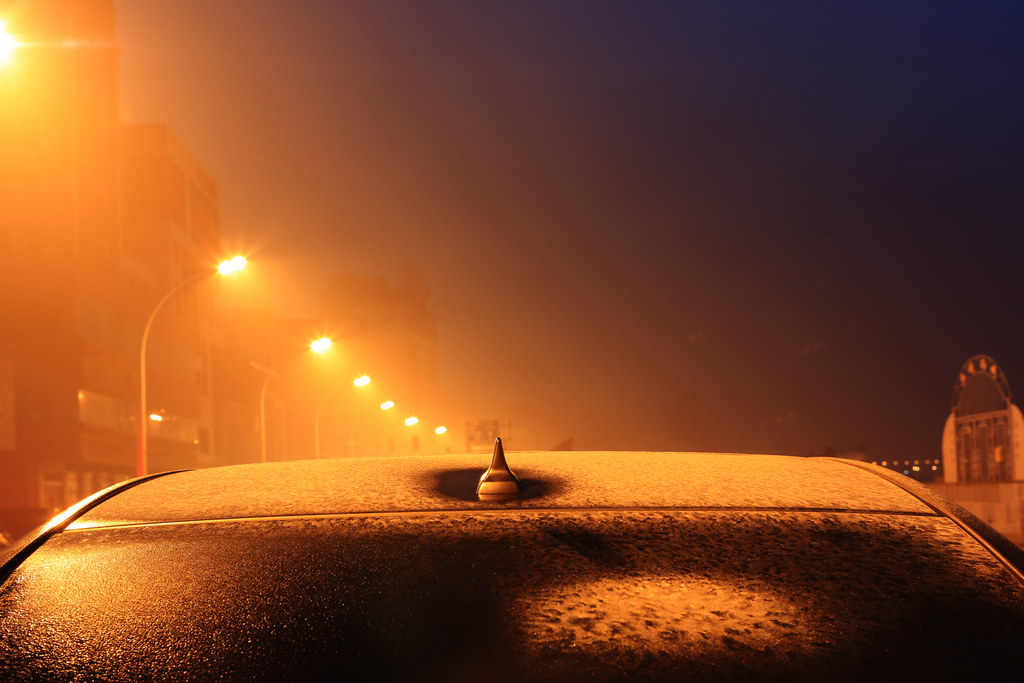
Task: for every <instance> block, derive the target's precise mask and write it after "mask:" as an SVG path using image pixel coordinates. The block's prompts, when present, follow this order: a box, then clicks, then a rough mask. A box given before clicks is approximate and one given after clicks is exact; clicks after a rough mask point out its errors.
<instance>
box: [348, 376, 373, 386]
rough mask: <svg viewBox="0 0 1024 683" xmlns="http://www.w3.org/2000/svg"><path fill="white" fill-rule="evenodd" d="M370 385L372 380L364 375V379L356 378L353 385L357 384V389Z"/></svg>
mask: <svg viewBox="0 0 1024 683" xmlns="http://www.w3.org/2000/svg"><path fill="white" fill-rule="evenodd" d="M369 383H370V378H369V377H367V376H366V375H363V376H362V377H356V378H355V379H354V380H352V384H355V385H356V386H357V387H365V386H366V385H367V384H369Z"/></svg>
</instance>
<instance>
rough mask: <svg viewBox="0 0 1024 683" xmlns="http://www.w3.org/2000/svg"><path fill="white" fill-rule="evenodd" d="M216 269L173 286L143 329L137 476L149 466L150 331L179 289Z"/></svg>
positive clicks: (140, 354) (140, 353) (152, 312)
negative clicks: (148, 369)
mask: <svg viewBox="0 0 1024 683" xmlns="http://www.w3.org/2000/svg"><path fill="white" fill-rule="evenodd" d="M215 272H216V271H215V270H210V271H209V272H207V271H205V270H204V271H203V272H201V273H196V274H195V275H193V276H192V277H188V278H185V279H184V280H182V281H181V282H179V283H178V284H176V285H174V286H173V287H171V288H170V289H169V290H168V291H167V293H166V294H164V296H163V298H162V299H160V301H158V302H157V304H156V306H154V307H153V310H152V311H151V312H150V314H149V318H148V319H147V320H146V326H145V327H144V328H143V329H142V344H141V345H140V348H139V424H138V444H137V448H136V458H135V476H137V477H142V476H145V474H146V469H147V468H148V467H149V462H148V460H149V438H148V437H149V430H148V427H149V423H148V422H147V420H148V419H149V415H148V414H147V411H146V347H147V345H148V343H149V331H150V330H151V329H152V328H153V321H154V320H156V315H157V313H159V312H160V309H161V308H163V306H164V304H165V303H167V301H168V300H170V298H171V297H172V296H174V295H175V294H176V293H177V292H178V290H180V289H181V288H183V287H185V286H186V285H190V284H192V283H193V282H197V281H199V280H201V279H203V278H204V277H207V276H209V275H212V274H213V273H215Z"/></svg>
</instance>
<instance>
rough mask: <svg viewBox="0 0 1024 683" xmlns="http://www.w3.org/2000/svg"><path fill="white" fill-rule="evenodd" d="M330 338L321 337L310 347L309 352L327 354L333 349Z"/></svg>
mask: <svg viewBox="0 0 1024 683" xmlns="http://www.w3.org/2000/svg"><path fill="white" fill-rule="evenodd" d="M331 343H332V342H331V338H330V337H320V338H319V339H317V340H316V341H314V342H311V343H310V345H309V350H310V351H312V352H313V353H325V352H327V351H328V350H329V349H330V348H331Z"/></svg>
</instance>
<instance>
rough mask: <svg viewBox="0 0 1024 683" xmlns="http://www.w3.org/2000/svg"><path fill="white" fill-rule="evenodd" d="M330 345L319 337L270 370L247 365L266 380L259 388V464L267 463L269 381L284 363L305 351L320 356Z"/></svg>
mask: <svg viewBox="0 0 1024 683" xmlns="http://www.w3.org/2000/svg"><path fill="white" fill-rule="evenodd" d="M331 344H332V342H331V338H330V337H320V338H319V339H317V340H315V341H313V342H311V343H310V345H309V348H308V349H303V350H302V351H300V352H299V353H298V354H296V355H292V356H288V357H287V358H284V359H282V360H280V361H278V363H277V365H275V366H274V367H272V368H266V367H263V366H262V365H259V364H258V363H254V362H250V363H249V365H251V366H252V367H254V368H256V369H257V370H262V371H263V372H265V373H267V377H266V379H264V380H263V386H262V387H260V462H266V461H267V387H269V386H270V380H271V379H273V378H274V377H278V376H279V373H278V370H279V369H280V368H281V366H282V365H284V364H285V363H287V362H289V361H292V360H295V359H296V358H298V357H299V356H301V355H302V354H304V353H306V351H312V352H313V353H315V354H318V355H322V354H324V353H326V352H327V351H328V350H329V349H330V348H331Z"/></svg>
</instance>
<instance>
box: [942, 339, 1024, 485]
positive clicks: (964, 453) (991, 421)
mask: <svg viewBox="0 0 1024 683" xmlns="http://www.w3.org/2000/svg"><path fill="white" fill-rule="evenodd" d="M1010 399H1011V393H1010V385H1009V383H1008V382H1007V380H1006V375H1005V374H1003V369H1002V367H1001V366H1000V365H999V364H998V363H996V362H995V361H994V360H993V359H992V358H990V357H988V356H985V355H978V356H974V357H972V358H970V359H968V360H967V362H966V363H964V364H963V367H961V368H960V372H959V373H958V374H957V380H956V386H955V387H954V389H953V405H952V412H951V413H950V415H949V418H947V420H946V426H945V429H944V430H943V434H942V457H943V469H944V470H945V481H946V482H948V483H955V482H964V483H966V482H1000V481H1022V480H1024V446H1022V443H1021V442H1022V438H1024V420H1022V418H1021V412H1020V409H1019V408H1018V407H1017V406H1015V405H1014V404H1013V403H1011V400H1010Z"/></svg>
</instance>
